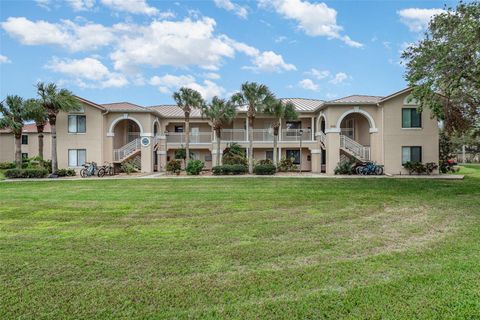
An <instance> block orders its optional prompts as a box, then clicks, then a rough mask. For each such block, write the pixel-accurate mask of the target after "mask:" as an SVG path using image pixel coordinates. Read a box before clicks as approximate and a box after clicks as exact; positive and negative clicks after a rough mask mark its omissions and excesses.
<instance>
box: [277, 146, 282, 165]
mask: <svg viewBox="0 0 480 320" xmlns="http://www.w3.org/2000/svg"><path fill="white" fill-rule="evenodd" d="M277 159H278V163H280V160H282V147H278V157H277Z"/></svg>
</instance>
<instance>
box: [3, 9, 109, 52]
mask: <svg viewBox="0 0 480 320" xmlns="http://www.w3.org/2000/svg"><path fill="white" fill-rule="evenodd" d="M1 26H2V28H3V29H4V30H5V31H6V32H7V33H8V34H9V35H10V36H11V37H13V38H15V39H17V40H18V41H20V43H22V44H25V45H57V46H60V47H64V48H66V49H68V50H70V51H74V52H75V51H82V50H94V49H98V48H99V47H102V46H105V45H108V44H110V43H111V42H112V41H113V40H114V36H113V33H112V31H111V30H110V29H109V28H107V27H104V26H103V25H101V24H95V23H86V24H83V25H79V24H76V23H75V22H72V21H70V20H62V21H61V23H50V22H47V21H43V20H38V21H31V20H28V19H27V18H25V17H9V18H8V19H7V21H4V22H2V23H1Z"/></svg>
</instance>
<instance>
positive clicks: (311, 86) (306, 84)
mask: <svg viewBox="0 0 480 320" xmlns="http://www.w3.org/2000/svg"><path fill="white" fill-rule="evenodd" d="M298 85H299V86H300V87H301V88H303V89H306V90H312V91H317V90H318V89H319V86H318V84H316V83H314V82H313V81H312V80H311V79H303V80H301V81H300V82H299V83H298Z"/></svg>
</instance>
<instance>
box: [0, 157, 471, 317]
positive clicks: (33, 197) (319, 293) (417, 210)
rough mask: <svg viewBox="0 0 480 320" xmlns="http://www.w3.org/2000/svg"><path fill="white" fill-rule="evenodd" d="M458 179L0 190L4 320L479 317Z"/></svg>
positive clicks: (467, 217) (136, 183)
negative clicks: (17, 319) (18, 319)
mask: <svg viewBox="0 0 480 320" xmlns="http://www.w3.org/2000/svg"><path fill="white" fill-rule="evenodd" d="M463 173H465V174H467V177H466V179H465V180H463V181H445V180H409V179H405V180H404V179H401V180H394V179H368V180H365V179H342V180H339V179H272V178H262V179H248V178H245V179H228V178H226V179H159V180H149V179H144V180H140V179H139V180H108V181H107V180H101V181H98V180H97V181H93V180H90V181H88V180H87V181H45V182H15V183H8V182H3V183H0V319H11V318H21V319H54V318H56V319H106V318H108V319H114V318H115V319H118V318H123V319H127V318H142V319H147V318H210V319H214V318H236V319H251V318H256V319H274V318H275V319H279V318H280V319H293V318H303V319H305V318H308V319H323V318H325V319H339V318H347V319H480V166H473V165H472V166H468V167H467V168H465V169H463Z"/></svg>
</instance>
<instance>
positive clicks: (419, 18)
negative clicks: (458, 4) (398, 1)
mask: <svg viewBox="0 0 480 320" xmlns="http://www.w3.org/2000/svg"><path fill="white" fill-rule="evenodd" d="M443 12H445V10H442V9H419V8H408V9H402V10H399V11H397V14H398V15H399V16H400V21H401V22H402V23H403V24H405V25H406V26H407V27H408V29H410V31H413V32H421V31H423V30H425V29H426V28H427V27H428V23H429V22H430V20H431V19H432V17H433V16H434V15H437V14H441V13H443Z"/></svg>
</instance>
